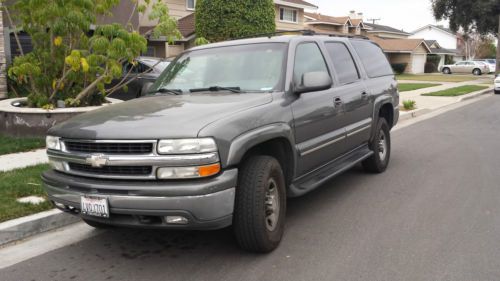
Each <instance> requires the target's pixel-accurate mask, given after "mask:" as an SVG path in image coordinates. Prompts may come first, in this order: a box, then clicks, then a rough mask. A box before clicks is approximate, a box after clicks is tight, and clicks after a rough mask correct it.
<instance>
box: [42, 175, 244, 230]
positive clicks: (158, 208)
mask: <svg viewBox="0 0 500 281" xmlns="http://www.w3.org/2000/svg"><path fill="white" fill-rule="evenodd" d="M237 175H238V171H237V170H236V169H231V170H226V171H224V172H223V173H221V174H220V175H219V176H217V177H214V178H209V179H200V180H190V181H154V182H150V181H130V180H128V181H119V180H102V179H91V178H84V177H77V176H72V175H67V174H63V173H59V172H56V171H52V170H51V171H47V172H45V173H43V175H42V180H43V183H44V187H45V189H46V191H47V193H48V196H49V198H50V200H52V201H53V202H56V203H59V204H63V205H64V206H65V208H62V210H63V211H66V212H69V213H72V214H74V215H79V216H81V217H82V218H84V219H86V220H93V221H97V222H101V223H105V224H110V225H117V226H127V227H141V228H177V229H179V228H180V229H218V228H224V227H226V226H229V225H230V224H231V222H232V214H233V209H234V197H235V190H236V183H237ZM82 195H98V196H103V197H106V198H107V199H108V204H109V212H110V217H109V218H98V217H90V216H83V215H82V214H80V209H81V207H80V200H81V199H80V198H81V196H82ZM165 216H182V217H185V218H187V220H188V223H187V224H184V225H178V224H168V223H166V220H165V219H164V217H165Z"/></svg>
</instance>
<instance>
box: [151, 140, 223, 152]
mask: <svg viewBox="0 0 500 281" xmlns="http://www.w3.org/2000/svg"><path fill="white" fill-rule="evenodd" d="M216 151H217V145H216V144H215V141H214V139H212V138H200V139H172V140H160V141H159V142H158V153H159V154H193V153H206V152H216Z"/></svg>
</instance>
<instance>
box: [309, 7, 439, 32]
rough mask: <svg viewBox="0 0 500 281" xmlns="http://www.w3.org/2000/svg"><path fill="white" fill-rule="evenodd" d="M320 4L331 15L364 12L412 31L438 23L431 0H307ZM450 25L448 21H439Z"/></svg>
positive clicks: (321, 11)
mask: <svg viewBox="0 0 500 281" xmlns="http://www.w3.org/2000/svg"><path fill="white" fill-rule="evenodd" d="M306 1H308V2H310V3H312V4H316V6H319V10H318V12H319V13H321V14H325V15H331V16H346V15H348V14H349V11H351V10H355V11H356V13H358V12H361V13H363V14H364V20H365V21H366V20H367V19H371V18H380V19H381V20H380V21H378V22H377V23H378V24H383V25H390V26H392V27H395V28H398V29H403V30H404V31H407V32H411V31H413V30H416V29H418V28H420V27H422V26H425V25H427V24H436V20H435V19H434V17H433V15H432V11H431V1H430V0H306ZM437 24H442V25H444V26H448V23H447V22H446V21H445V22H439V23H437Z"/></svg>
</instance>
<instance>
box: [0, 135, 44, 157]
mask: <svg viewBox="0 0 500 281" xmlns="http://www.w3.org/2000/svg"><path fill="white" fill-rule="evenodd" d="M0 144H1V145H0V155H4V154H9V153H16V152H24V151H30V150H33V149H36V148H43V147H45V140H44V139H43V138H13V137H8V136H2V135H0Z"/></svg>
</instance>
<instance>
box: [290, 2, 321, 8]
mask: <svg viewBox="0 0 500 281" xmlns="http://www.w3.org/2000/svg"><path fill="white" fill-rule="evenodd" d="M282 1H284V2H289V3H293V4H298V5H303V6H309V7H311V8H318V6H316V5H314V4H311V3H309V2H306V1H302V0H282Z"/></svg>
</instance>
